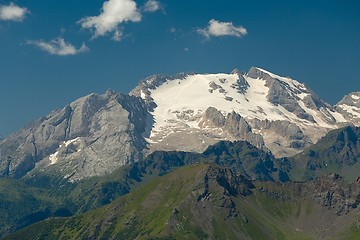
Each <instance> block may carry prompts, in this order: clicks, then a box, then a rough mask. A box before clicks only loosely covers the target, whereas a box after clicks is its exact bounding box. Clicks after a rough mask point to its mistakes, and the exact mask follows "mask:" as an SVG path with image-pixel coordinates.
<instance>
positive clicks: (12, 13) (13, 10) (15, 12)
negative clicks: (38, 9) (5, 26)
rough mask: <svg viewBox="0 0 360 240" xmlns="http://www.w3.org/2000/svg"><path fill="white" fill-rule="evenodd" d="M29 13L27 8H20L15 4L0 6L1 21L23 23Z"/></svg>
mask: <svg viewBox="0 0 360 240" xmlns="http://www.w3.org/2000/svg"><path fill="white" fill-rule="evenodd" d="M28 13H29V10H27V8H22V7H19V6H17V5H15V4H14V3H10V5H0V20H4V21H16V22H22V21H23V20H24V18H25V16H26V14H28Z"/></svg>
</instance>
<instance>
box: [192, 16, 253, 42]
mask: <svg viewBox="0 0 360 240" xmlns="http://www.w3.org/2000/svg"><path fill="white" fill-rule="evenodd" d="M197 31H198V33H200V34H202V35H204V36H205V37H207V38H210V37H222V36H233V37H243V36H245V35H246V34H247V30H246V28H244V27H242V26H234V24H233V23H232V22H219V21H217V20H215V19H211V20H210V21H209V25H208V26H207V27H206V28H204V29H198V30H197Z"/></svg>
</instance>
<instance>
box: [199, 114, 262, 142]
mask: <svg viewBox="0 0 360 240" xmlns="http://www.w3.org/2000/svg"><path fill="white" fill-rule="evenodd" d="M199 127H200V128H201V129H206V128H221V129H223V130H225V131H223V132H222V135H223V136H221V135H219V137H223V138H225V137H226V138H230V139H231V138H233V139H234V140H235V139H237V140H238V139H241V140H247V141H248V142H250V143H251V144H253V145H254V146H256V147H258V148H266V147H265V143H264V140H263V138H262V136H261V135H259V134H255V133H253V132H252V129H251V126H250V125H249V124H248V123H247V121H246V120H245V119H244V118H242V117H241V116H240V115H239V114H237V113H236V112H234V111H232V112H231V113H228V114H227V116H224V115H223V114H222V113H221V112H220V111H219V110H217V109H216V108H214V107H209V108H208V109H206V111H205V113H204V116H203V117H202V119H201V120H200V122H199Z"/></svg>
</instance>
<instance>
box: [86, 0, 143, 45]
mask: <svg viewBox="0 0 360 240" xmlns="http://www.w3.org/2000/svg"><path fill="white" fill-rule="evenodd" d="M129 21H131V22H139V21H141V14H140V13H139V12H138V9H137V7H136V3H135V2H134V1H133V0H108V1H106V2H104V4H103V6H102V10H101V13H100V15H99V16H93V17H85V18H83V19H81V20H80V21H79V23H80V24H81V26H82V27H83V28H88V29H93V30H94V35H93V37H94V38H96V37H99V36H105V35H107V34H109V33H111V32H112V33H114V35H113V39H115V40H116V39H117V40H120V39H121V35H122V34H121V30H120V24H121V23H123V22H129Z"/></svg>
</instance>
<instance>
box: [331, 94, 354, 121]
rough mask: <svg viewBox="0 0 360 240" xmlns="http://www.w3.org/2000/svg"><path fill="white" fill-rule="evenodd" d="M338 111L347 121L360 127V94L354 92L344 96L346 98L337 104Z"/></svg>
mask: <svg viewBox="0 0 360 240" xmlns="http://www.w3.org/2000/svg"><path fill="white" fill-rule="evenodd" d="M336 110H337V111H338V112H339V113H341V114H342V115H343V116H344V118H345V119H347V120H348V121H350V122H353V123H354V124H355V125H357V126H359V125H360V124H359V121H360V92H353V93H350V94H348V95H346V96H344V98H343V99H341V101H340V102H338V103H337V104H336ZM356 122H357V124H356Z"/></svg>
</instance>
